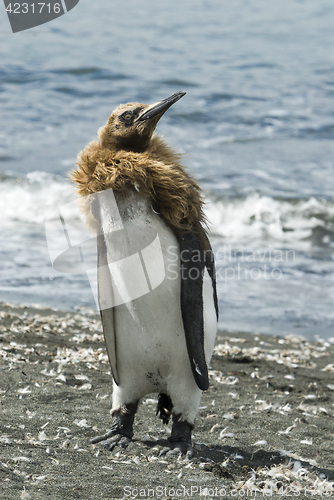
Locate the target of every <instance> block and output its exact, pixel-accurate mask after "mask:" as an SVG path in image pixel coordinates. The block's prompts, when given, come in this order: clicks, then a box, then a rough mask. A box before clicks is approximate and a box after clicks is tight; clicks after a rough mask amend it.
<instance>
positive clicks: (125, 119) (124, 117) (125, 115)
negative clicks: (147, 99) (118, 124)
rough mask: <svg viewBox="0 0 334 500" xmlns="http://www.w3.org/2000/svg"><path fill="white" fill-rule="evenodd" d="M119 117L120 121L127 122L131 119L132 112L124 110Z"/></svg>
mask: <svg viewBox="0 0 334 500" xmlns="http://www.w3.org/2000/svg"><path fill="white" fill-rule="evenodd" d="M120 119H121V120H122V122H125V123H128V124H129V123H130V122H131V121H132V119H133V113H131V112H130V111H125V113H123V114H122V115H121V116H120Z"/></svg>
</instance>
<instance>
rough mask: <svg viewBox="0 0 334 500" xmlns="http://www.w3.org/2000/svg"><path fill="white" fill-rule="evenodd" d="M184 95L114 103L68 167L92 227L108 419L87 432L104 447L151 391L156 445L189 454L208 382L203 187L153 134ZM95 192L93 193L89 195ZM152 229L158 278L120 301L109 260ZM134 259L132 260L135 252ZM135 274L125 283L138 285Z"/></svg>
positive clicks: (213, 304)
mask: <svg viewBox="0 0 334 500" xmlns="http://www.w3.org/2000/svg"><path fill="white" fill-rule="evenodd" d="M184 95H185V92H177V93H175V94H173V95H172V96H170V97H168V98H167V99H164V100H162V101H160V102H158V103H155V104H148V105H147V104H140V103H128V104H123V105H120V106H119V107H117V109H116V110H115V111H114V112H113V113H112V114H111V116H110V117H109V119H108V121H107V123H106V124H105V125H104V126H103V127H101V128H100V129H99V131H98V140H95V141H92V142H91V143H89V144H88V145H87V146H86V148H85V149H84V150H83V151H81V152H80V153H79V155H78V160H77V168H76V169H75V170H74V171H73V172H72V173H71V176H70V177H71V180H72V181H73V182H74V183H75V185H76V188H77V192H78V193H79V195H80V196H81V197H84V198H82V200H84V210H85V211H86V221H87V224H88V225H90V226H91V227H92V228H93V229H94V230H95V232H96V233H97V235H98V236H97V247H98V292H99V300H100V314H101V320H102V326H103V332H104V337H105V342H106V347H107V352H108V357H109V361H110V366H111V372H112V376H113V402H112V409H111V417H112V419H111V427H110V430H108V431H107V432H106V433H105V434H104V435H102V436H97V437H95V438H94V439H92V441H91V442H92V443H93V444H96V443H99V442H101V441H103V442H104V446H105V447H106V448H107V449H108V450H110V451H112V450H113V449H114V448H115V447H116V446H118V447H120V448H126V447H127V446H128V445H129V444H130V443H131V440H132V437H133V423H134V417H135V413H136V410H137V407H138V404H139V402H140V400H141V399H142V398H143V397H144V396H146V395H147V394H150V393H158V404H157V415H159V417H160V418H161V419H162V421H163V422H164V423H168V422H169V419H170V417H172V431H171V435H170V437H169V438H168V441H167V446H166V447H165V448H164V449H163V450H162V451H161V454H165V453H173V454H174V453H179V454H182V455H186V457H187V458H188V459H189V458H191V457H192V456H193V447H192V441H191V432H192V429H193V428H194V423H195V417H196V415H197V412H198V408H199V404H200V399H201V395H202V391H205V390H207V389H208V387H209V377H208V366H209V363H210V360H211V356H212V353H213V347H214V342H215V337H216V331H217V321H218V302H217V293H216V282H215V267H214V256H213V252H212V249H211V246H210V243H209V239H208V236H207V220H206V218H205V215H204V212H203V203H204V201H203V199H202V194H201V190H200V188H199V186H198V184H197V183H196V181H195V180H194V179H193V178H192V176H191V175H190V174H189V173H188V172H187V170H186V169H185V167H183V166H182V165H181V159H180V156H181V155H179V154H177V153H175V152H174V151H173V150H172V149H171V148H169V147H168V145H167V144H166V142H165V141H164V140H163V139H162V138H161V137H159V136H156V135H155V134H154V131H155V128H156V125H157V123H158V121H159V120H160V118H161V117H162V116H163V114H164V113H165V112H166V111H167V109H169V108H170V106H172V105H173V104H174V103H176V102H177V101H178V100H179V99H181V98H182V97H183V96H184ZM108 190H112V193H113V195H114V200H116V204H117V210H118V216H120V217H121V220H122V224H123V232H124V231H127V236H124V234H123V237H120V239H119V240H118V242H117V243H116V238H115V233H114V232H113V231H111V228H112V227H113V225H114V226H115V205H114V204H112V203H110V198H108V197H106V196H104V195H105V194H106V193H107V192H108ZM95 193H98V194H99V195H101V196H97V197H95V198H94V201H88V202H87V200H89V199H90V196H92V195H94V194H95ZM108 200H109V202H108ZM150 232H151V233H152V234H153V235H157V237H158V240H156V241H158V244H159V245H158V250H159V252H158V254H159V258H158V259H157V260H156V261H154V258H153V257H152V259H150V258H149V259H148V261H149V263H150V264H151V268H150V269H149V268H148V267H147V269H146V277H147V274H148V275H150V276H151V277H153V281H154V278H155V277H156V276H157V275H158V274H159V272H158V268H157V267H155V266H157V262H158V261H159V262H160V264H161V262H162V263H163V264H162V265H163V279H162V280H160V281H161V282H160V281H159V284H158V286H155V287H154V289H153V287H151V288H150V290H149V292H148V293H145V294H141V295H140V294H138V296H135V298H131V293H130V295H129V297H130V299H129V300H124V301H123V303H120V302H118V303H114V304H112V303H111V302H110V303H109V304H107V302H108V300H107V302H106V299H108V296H110V295H112V293H113V288H112V286H111V282H112V280H114V281H115V282H116V287H117V286H118V285H119V284H118V283H117V279H116V278H115V277H113V276H112V270H111V269H112V266H111V264H112V262H114V261H115V255H116V256H117V255H118V257H116V259H117V258H120V255H121V254H122V255H128V256H129V255H131V254H133V253H134V251H135V250H136V249H137V250H138V248H139V247H140V248H142V249H143V248H145V246H146V244H147V242H148V239H149V238H147V234H151V233H150ZM145 238H146V239H145ZM151 239H152V238H151ZM130 240H131V241H130ZM120 241H121V243H120ZM129 242H130V243H129ZM116 247H117V248H116ZM147 248H148V247H147ZM122 252H123V253H122ZM124 252H125V253H124ZM143 253H144V252H142V254H143ZM159 259H160V260H159ZM124 262H125V261H124ZM137 262H138V266H140V265H141V263H142V259H141V260H137ZM146 263H147V261H146ZM133 276H134V278H133V283H132V285H131V286H130V288H131V290H130V292H131V291H133V289H135V288H136V286H137V285H138V283H136V282H135V281H136V277H135V276H137V275H133ZM123 285H124V284H123ZM120 286H121V285H120ZM138 286H139V285H138ZM103 302H104V305H103V304H102V303H103ZM106 304H107V305H106Z"/></svg>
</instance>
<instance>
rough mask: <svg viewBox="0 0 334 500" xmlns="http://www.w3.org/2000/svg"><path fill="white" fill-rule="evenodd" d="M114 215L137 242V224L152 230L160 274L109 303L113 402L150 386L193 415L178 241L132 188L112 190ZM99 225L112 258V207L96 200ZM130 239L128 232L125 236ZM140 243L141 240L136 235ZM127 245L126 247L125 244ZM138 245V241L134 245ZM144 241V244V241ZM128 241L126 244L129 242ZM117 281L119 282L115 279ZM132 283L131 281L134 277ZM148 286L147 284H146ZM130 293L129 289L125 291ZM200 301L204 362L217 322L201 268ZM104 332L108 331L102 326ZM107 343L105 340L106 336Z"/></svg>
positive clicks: (195, 396)
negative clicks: (115, 380) (143, 289)
mask: <svg viewBox="0 0 334 500" xmlns="http://www.w3.org/2000/svg"><path fill="white" fill-rule="evenodd" d="M115 198H116V201H117V207H118V210H119V215H120V217H121V219H122V223H123V227H124V229H126V230H128V234H129V235H130V236H131V231H132V230H133V234H135V239H136V242H135V243H136V244H135V245H134V247H136V245H138V240H140V234H141V230H139V231H138V228H142V232H144V231H145V228H147V229H150V230H154V231H156V232H157V234H158V237H159V241H160V246H161V252H160V253H162V256H163V262H164V270H165V279H163V281H162V282H161V284H159V286H157V287H156V288H154V289H151V291H149V293H146V294H144V295H142V296H140V297H137V298H135V299H134V300H131V301H129V302H126V303H123V304H120V305H118V306H117V307H115V308H114V330H115V337H116V358H117V371H118V377H119V385H118V386H116V384H114V394H113V408H114V409H116V408H118V407H120V406H122V405H123V404H124V403H128V402H131V401H136V400H138V399H140V398H141V397H143V396H144V395H146V394H149V393H151V392H166V393H167V394H168V395H169V396H170V397H171V399H172V401H173V404H174V411H175V412H176V413H181V414H182V415H183V416H184V418H185V419H187V420H188V421H190V422H191V421H193V420H194V418H195V416H196V413H197V410H198V406H199V401H200V397H201V391H200V390H199V389H198V387H197V385H196V383H195V380H194V377H193V374H192V371H191V366H190V362H189V358H188V352H187V347H186V340H185V334H184V329H183V322H182V315H181V302H180V287H181V280H180V274H179V272H178V270H179V268H180V256H179V247H178V242H177V240H176V237H175V236H174V234H173V232H172V231H171V229H170V228H169V227H167V226H166V224H165V223H164V222H163V221H162V220H161V218H160V217H159V215H157V214H155V213H154V212H153V210H152V209H151V206H150V204H149V202H148V201H147V200H146V199H145V198H143V197H142V195H141V194H140V193H137V192H136V191H127V192H126V193H123V194H119V193H117V192H116V193H115ZM100 215H101V224H102V230H103V233H104V235H105V242H106V248H107V258H108V263H112V262H114V261H115V238H114V236H113V233H112V232H110V231H111V229H112V227H113V224H115V212H114V207H110V205H109V204H108V203H103V199H101V201H100ZM130 240H131V238H130ZM139 243H140V241H139ZM122 245H124V248H122V250H121V251H120V249H119V244H118V248H117V249H116V253H118V254H119V255H121V254H122V253H123V251H124V255H129V254H131V253H132V250H133V248H132V247H133V242H131V241H129V239H127V238H125V239H124V241H122ZM127 246H128V248H126V247H127ZM139 246H140V245H139ZM144 246H145V244H144ZM130 247H131V248H130ZM149 260H150V266H149V268H148V266H146V267H147V269H146V270H145V263H146V264H147V262H148V261H147V260H146V261H145V262H143V260H142V259H141V261H140V262H141V263H142V264H144V271H145V277H146V279H148V283H149V286H150V279H149V278H150V277H152V274H154V273H159V272H161V270H159V269H156V270H155V269H154V266H155V263H156V265H157V266H158V265H159V258H157V259H155V258H154V256H153V255H152V258H151V259H149ZM120 286H121V284H120ZM133 286H136V283H133ZM150 288H152V287H150ZM129 296H131V293H130V294H129ZM203 303H204V331H205V339H204V347H205V356H206V361H207V364H208V365H209V363H210V359H211V356H212V351H213V345H214V340H215V335H216V329H217V322H216V313H215V308H214V302H213V289H212V282H211V279H210V277H209V275H208V273H207V271H206V272H205V276H204V284H203ZM104 333H105V336H106V337H108V331H105V332H104ZM106 340H107V345H108V339H106Z"/></svg>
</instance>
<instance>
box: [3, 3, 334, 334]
mask: <svg viewBox="0 0 334 500" xmlns="http://www.w3.org/2000/svg"><path fill="white" fill-rule="evenodd" d="M333 26H334V3H333V2H332V0H319V1H317V2H314V1H313V0H281V1H280V2H276V3H273V2H268V1H266V0H236V1H234V2H228V1H227V0H219V1H218V0H206V1H204V0H184V1H183V2H176V1H175V0H171V1H169V2H168V3H167V2H165V3H161V2H154V1H153V0H143V1H141V2H137V1H135V0H129V1H127V2H118V3H116V2H109V1H107V0H101V1H100V2H96V3H92V2H88V0H80V2H79V4H78V5H77V6H76V7H75V8H74V9H73V10H72V11H71V12H69V13H68V14H66V15H65V16H62V17H60V18H58V19H57V20H54V21H52V22H50V23H48V24H45V25H43V26H40V27H37V28H34V29H31V30H28V31H25V32H21V33H16V34H12V33H11V31H10V26H9V22H8V19H7V18H6V12H5V9H4V7H1V6H0V60H1V65H0V109H1V128H0V213H1V218H0V228H1V237H0V300H1V301H10V302H15V303H26V304H44V305H49V306H54V307H60V308H63V309H75V308H78V307H83V306H84V307H94V299H93V295H92V293H91V290H90V287H89V283H88V280H87V278H86V277H85V275H82V274H61V273H58V272H57V271H55V270H54V269H52V266H51V263H50V258H49V255H48V248H47V243H46V237H45V229H44V223H45V219H46V218H47V216H48V215H49V214H50V213H51V212H52V211H53V210H55V209H56V208H57V207H59V206H61V205H63V204H66V203H68V202H69V201H71V200H73V199H75V194H74V192H73V188H72V186H71V184H70V183H69V182H68V180H67V176H68V172H69V171H70V170H71V169H72V168H73V167H74V164H75V158H76V155H77V153H78V152H79V151H80V150H81V149H83V148H84V146H85V145H86V144H87V142H89V141H90V140H91V139H93V138H94V137H95V136H96V131H97V129H98V128H99V127H100V126H101V125H103V124H104V123H105V122H106V120H107V118H108V116H109V114H110V113H111V112H112V110H113V109H114V108H115V107H116V106H117V105H118V104H119V103H121V102H128V101H139V102H145V103H149V102H152V103H153V102H156V101H159V100H161V99H163V98H165V97H168V96H169V95H171V94H172V93H174V92H176V91H179V90H182V91H186V92H187V95H186V96H185V97H183V98H182V99H181V100H180V101H179V102H178V103H177V104H175V105H174V106H173V107H172V108H170V110H168V112H167V113H166V115H165V116H164V117H163V119H162V120H161V122H160V123H159V125H158V128H157V133H158V134H161V135H163V136H164V137H165V139H166V141H167V142H168V143H169V144H170V145H171V146H173V147H174V148H175V149H176V150H178V151H181V152H182V153H183V154H184V164H185V165H187V167H188V168H189V170H190V171H191V172H192V173H193V175H194V176H195V177H196V178H197V180H198V182H199V183H200V185H201V186H202V188H203V190H204V193H205V199H206V202H207V204H206V212H207V215H208V218H209V220H210V222H211V226H210V227H211V240H212V243H213V247H214V250H215V254H216V261H217V278H218V293H219V305H220V311H221V316H220V326H221V327H222V328H225V329H231V330H233V331H237V330H238V329H239V330H244V331H256V332H260V333H269V334H287V333H295V334H300V335H304V336H305V337H308V338H316V337H317V336H318V337H319V336H320V337H322V338H332V337H333V336H334V308H333V299H334V280H333V278H334V259H333V255H334V253H333V250H334V197H333V193H334V142H333V139H334V99H333V97H334V30H333Z"/></svg>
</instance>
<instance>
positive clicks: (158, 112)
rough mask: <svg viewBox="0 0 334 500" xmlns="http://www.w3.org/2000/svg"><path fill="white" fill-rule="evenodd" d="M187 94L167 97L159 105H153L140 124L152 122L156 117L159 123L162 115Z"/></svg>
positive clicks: (142, 117) (177, 93) (140, 119)
mask: <svg viewBox="0 0 334 500" xmlns="http://www.w3.org/2000/svg"><path fill="white" fill-rule="evenodd" d="M185 94H186V93H185V92H176V94H173V95H171V96H170V97H167V99H164V100H163V101H161V102H158V103H157V104H153V106H151V107H150V108H149V109H147V110H146V111H145V112H144V113H143V114H142V115H141V116H140V117H139V118H138V119H137V121H138V122H141V121H144V120H151V118H154V117H156V118H157V121H158V120H159V119H160V118H161V117H162V115H163V114H164V113H165V111H167V109H168V108H170V107H171V106H172V105H173V104H174V103H175V102H176V101H178V100H179V99H181V97H183V96H184V95H185Z"/></svg>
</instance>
